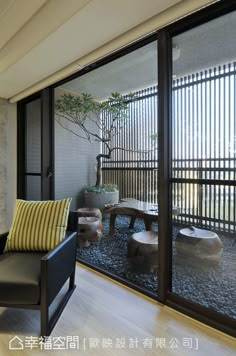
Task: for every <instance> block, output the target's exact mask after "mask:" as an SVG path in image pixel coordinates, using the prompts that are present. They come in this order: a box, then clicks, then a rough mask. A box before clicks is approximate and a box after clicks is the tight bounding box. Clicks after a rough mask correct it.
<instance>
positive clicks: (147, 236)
mask: <svg viewBox="0 0 236 356" xmlns="http://www.w3.org/2000/svg"><path fill="white" fill-rule="evenodd" d="M127 247H128V258H129V262H130V264H131V266H132V267H133V269H135V270H136V272H140V273H142V272H143V273H145V272H147V273H148V272H154V271H156V270H157V251H158V235H157V233H156V232H153V231H141V232H137V233H135V234H133V235H132V236H131V238H130V239H129V241H128V246H127Z"/></svg>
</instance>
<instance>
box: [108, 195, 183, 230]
mask: <svg viewBox="0 0 236 356" xmlns="http://www.w3.org/2000/svg"><path fill="white" fill-rule="evenodd" d="M104 213H106V214H110V235H113V234H114V231H115V222H116V217H117V215H128V216H130V217H131V220H130V224H129V228H130V229H132V228H133V227H134V222H135V220H136V218H141V219H143V221H144V224H145V228H146V231H151V230H152V223H153V222H157V221H158V206H157V205H155V204H152V203H147V202H144V201H141V200H137V199H133V198H124V199H121V201H120V203H118V204H112V205H110V204H107V205H105V207H104ZM172 213H173V215H179V214H180V209H179V208H173V209H172Z"/></svg>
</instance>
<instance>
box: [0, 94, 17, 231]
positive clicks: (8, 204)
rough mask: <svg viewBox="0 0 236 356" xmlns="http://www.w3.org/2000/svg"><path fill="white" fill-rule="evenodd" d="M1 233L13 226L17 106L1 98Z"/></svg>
mask: <svg viewBox="0 0 236 356" xmlns="http://www.w3.org/2000/svg"><path fill="white" fill-rule="evenodd" d="M0 131H1V132H0V233H3V232H5V231H7V230H8V229H9V227H10V225H11V220H12V215H13V210H14V205H15V200H16V104H9V103H8V102H7V100H4V99H1V98H0Z"/></svg>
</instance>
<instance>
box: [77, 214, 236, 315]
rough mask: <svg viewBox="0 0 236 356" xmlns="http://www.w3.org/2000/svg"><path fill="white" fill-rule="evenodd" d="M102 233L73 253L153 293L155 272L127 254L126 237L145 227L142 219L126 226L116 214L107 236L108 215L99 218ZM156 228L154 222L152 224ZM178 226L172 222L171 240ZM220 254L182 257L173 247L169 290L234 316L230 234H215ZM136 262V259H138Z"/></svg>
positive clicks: (234, 278) (126, 221)
mask: <svg viewBox="0 0 236 356" xmlns="http://www.w3.org/2000/svg"><path fill="white" fill-rule="evenodd" d="M103 226H104V231H103V236H102V238H101V239H100V241H98V242H94V243H92V244H91V245H90V246H89V247H85V248H78V251H77V257H78V259H82V260H84V261H86V262H88V263H90V264H92V265H93V266H96V267H98V268H101V269H103V270H105V271H108V272H110V273H112V274H114V275H116V276H119V277H122V278H124V279H126V280H128V281H130V282H132V283H135V284H137V285H138V286H140V287H142V288H145V289H147V290H149V291H152V292H154V293H157V287H158V279H157V273H156V272H148V271H145V268H144V269H143V266H142V268H141V269H140V265H139V264H136V265H134V264H132V265H131V264H130V261H129V259H128V258H127V241H128V239H129V237H130V236H131V235H132V234H133V233H134V232H139V231H143V230H145V227H144V224H143V221H142V220H140V219H137V220H136V222H135V226H134V229H129V228H128V226H129V218H128V217H124V216H120V217H117V222H116V229H115V234H114V236H112V237H110V236H109V218H105V220H104V221H103ZM153 229H154V230H155V231H157V229H158V226H157V224H156V225H155V224H154V226H153ZM178 231H179V228H178V227H176V226H174V229H173V240H175V237H176V234H177V232H178ZM219 236H220V238H221V241H222V244H223V254H222V256H221V258H220V260H219V261H218V262H209V261H203V260H197V259H193V258H191V256H190V257H189V258H182V257H181V256H179V255H178V254H177V253H176V251H175V248H173V275H172V290H173V292H174V293H176V294H178V295H180V296H182V297H184V298H186V299H189V300H191V301H194V302H196V303H200V304H201V305H203V306H206V307H208V308H213V309H215V310H217V311H219V312H221V313H223V314H225V315H228V316H230V317H233V318H236V310H235V309H234V310H233V306H234V305H235V303H234V301H235V300H236V265H235V254H236V251H235V250H236V244H235V243H234V240H233V239H232V237H229V236H224V235H222V234H219ZM138 262H139V261H138Z"/></svg>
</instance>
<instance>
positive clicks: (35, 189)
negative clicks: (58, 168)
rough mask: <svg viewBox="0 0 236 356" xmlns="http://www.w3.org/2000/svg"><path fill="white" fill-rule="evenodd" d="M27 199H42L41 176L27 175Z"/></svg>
mask: <svg viewBox="0 0 236 356" xmlns="http://www.w3.org/2000/svg"><path fill="white" fill-rule="evenodd" d="M25 199H26V200H41V176H26V197H25Z"/></svg>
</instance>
